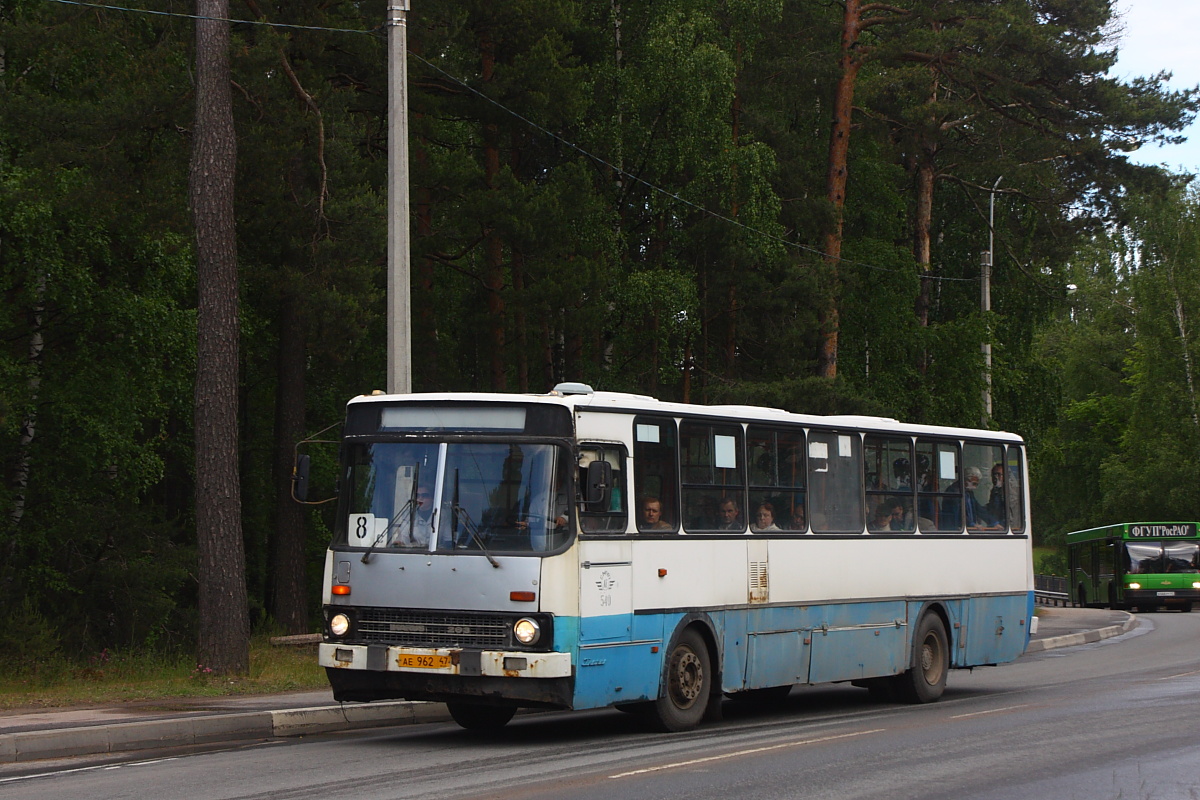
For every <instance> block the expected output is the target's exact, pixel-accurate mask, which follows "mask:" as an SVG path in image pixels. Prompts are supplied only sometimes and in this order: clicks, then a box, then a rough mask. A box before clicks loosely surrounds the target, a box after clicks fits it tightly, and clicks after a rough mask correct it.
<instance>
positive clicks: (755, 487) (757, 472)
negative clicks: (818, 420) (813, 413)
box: [746, 425, 808, 533]
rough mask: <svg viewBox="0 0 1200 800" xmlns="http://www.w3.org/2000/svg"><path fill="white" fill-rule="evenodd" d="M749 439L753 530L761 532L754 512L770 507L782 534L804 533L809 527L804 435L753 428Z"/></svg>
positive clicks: (796, 429) (779, 430) (748, 461)
mask: <svg viewBox="0 0 1200 800" xmlns="http://www.w3.org/2000/svg"><path fill="white" fill-rule="evenodd" d="M746 437H747V438H746V451H747V453H748V458H747V468H748V470H749V473H750V506H749V509H748V514H749V519H750V529H751V530H752V531H756V532H761V531H758V530H757V526H756V524H755V522H756V519H755V511H756V510H757V508H758V507H759V506H761V505H764V504H768V503H769V504H770V507H771V508H772V509H773V515H774V525H775V526H776V527H777V528H778V529H779V530H781V531H792V532H797V531H798V532H801V533H802V532H804V530H805V529H806V528H807V527H808V523H807V519H808V517H807V515H806V514H805V507H804V500H805V477H806V476H805V470H804V431H803V430H802V429H800V428H793V429H772V428H765V427H759V426H756V425H751V426H750V427H749V429H748V430H747V432H746ZM766 530H768V531H769V530H770V529H769V528H767V529H766Z"/></svg>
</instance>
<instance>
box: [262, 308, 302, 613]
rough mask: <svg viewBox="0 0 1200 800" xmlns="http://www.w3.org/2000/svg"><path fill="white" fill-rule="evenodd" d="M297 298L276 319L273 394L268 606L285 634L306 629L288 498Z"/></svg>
mask: <svg viewBox="0 0 1200 800" xmlns="http://www.w3.org/2000/svg"><path fill="white" fill-rule="evenodd" d="M304 330H305V326H304V322H303V319H302V317H301V315H300V312H299V301H298V300H297V299H296V298H295V297H293V296H292V295H291V294H290V293H289V294H287V295H285V296H284V298H283V307H282V309H281V311H280V324H279V381H278V387H279V388H278V391H277V394H276V399H275V492H276V494H275V537H274V539H273V541H272V547H271V561H272V569H271V571H270V575H271V576H272V577H273V581H272V593H271V605H272V610H273V612H274V616H275V622H276V623H278V624H279V626H280V627H282V628H283V630H284V631H285V632H287V633H308V632H309V631H308V592H307V586H308V582H307V581H306V580H305V577H306V576H305V572H306V566H307V565H306V564H305V557H304V554H305V542H306V539H307V536H306V531H305V524H304V522H305V513H304V506H302V505H300V504H299V503H297V502H296V501H295V500H293V499H292V466H293V461H294V459H295V452H294V446H295V444H296V442H298V441H300V440H301V439H303V438H304V406H305V388H306V387H305V378H304V364H305V360H306V356H307V352H306V347H305V338H304Z"/></svg>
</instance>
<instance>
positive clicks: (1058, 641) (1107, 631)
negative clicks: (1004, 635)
mask: <svg viewBox="0 0 1200 800" xmlns="http://www.w3.org/2000/svg"><path fill="white" fill-rule="evenodd" d="M1122 613H1123V614H1125V621H1124V622H1122V623H1121V624H1120V625H1110V626H1108V627H1107V628H1099V629H1097V630H1094V631H1084V632H1082V633H1068V634H1066V635H1065V636H1051V637H1049V638H1047V639H1038V640H1036V641H1033V642H1030V643H1029V646H1028V647H1026V648H1025V652H1026V653H1038V652H1041V651H1042V650H1053V649H1055V648H1057V647H1074V646H1076V645H1080V644H1092V643H1094V642H1099V641H1101V640H1102V639H1111V638H1112V637H1113V636H1120V635H1121V634H1122V633H1128V632H1129V631H1131V630H1133V629H1134V628H1135V627H1137V617H1135V616H1134V615H1133V614H1130V613H1129V612H1127V611H1125V612H1122Z"/></svg>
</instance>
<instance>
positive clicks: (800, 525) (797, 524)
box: [791, 502, 808, 531]
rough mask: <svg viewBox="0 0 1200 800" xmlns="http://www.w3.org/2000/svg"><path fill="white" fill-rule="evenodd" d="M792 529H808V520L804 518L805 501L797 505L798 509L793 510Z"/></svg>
mask: <svg viewBox="0 0 1200 800" xmlns="http://www.w3.org/2000/svg"><path fill="white" fill-rule="evenodd" d="M791 529H792V530H794V531H804V530H808V520H806V519H805V518H804V503H803V502H801V503H800V505H798V506H796V510H795V511H794V512H792V528H791Z"/></svg>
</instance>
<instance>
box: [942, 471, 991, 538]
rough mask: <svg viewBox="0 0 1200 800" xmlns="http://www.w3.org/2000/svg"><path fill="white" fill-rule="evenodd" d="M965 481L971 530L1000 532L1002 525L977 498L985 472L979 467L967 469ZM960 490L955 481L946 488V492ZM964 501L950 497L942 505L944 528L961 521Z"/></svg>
mask: <svg viewBox="0 0 1200 800" xmlns="http://www.w3.org/2000/svg"><path fill="white" fill-rule="evenodd" d="M963 480H964V482H965V484H966V491H965V492H964V493H963V494H964V495H965V497H966V506H965V510H966V521H967V527H968V528H970V529H971V530H976V531H978V530H999V529H1000V525H997V524H996V521H995V520H993V519H992V517H991V515H989V514H988V510H987V507H986V506H984V505H983V503H980V502H979V500H978V499H977V498H976V497H975V492H976V491H977V490H978V489H979V482H980V481H982V480H983V470H981V469H980V468H979V467H967V468H966V469H965V470H963ZM958 490H959V483H958V481H955V482H954V483H952V484H950V485H949V486H948V487H946V491H948V492H955V491H958ZM963 508H964V507H963V505H962V501H961V500H960V499H959V498H958V497H948V498H946V500H945V502H943V503H942V527H943V528H946V526H947V525H950V526H953V525H954V524H955V522H954V521H955V520H958V519H959V516H958V515H959V511H960V509H963Z"/></svg>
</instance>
